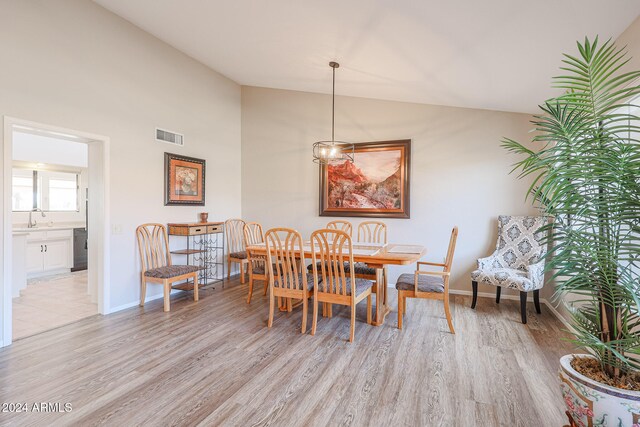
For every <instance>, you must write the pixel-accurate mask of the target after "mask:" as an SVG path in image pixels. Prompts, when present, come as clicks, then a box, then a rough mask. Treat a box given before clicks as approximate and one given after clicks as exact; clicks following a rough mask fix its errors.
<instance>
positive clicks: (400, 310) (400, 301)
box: [398, 291, 404, 329]
mask: <svg viewBox="0 0 640 427" xmlns="http://www.w3.org/2000/svg"><path fill="white" fill-rule="evenodd" d="M403 305H404V297H403V296H402V291H398V329H402V317H403V316H404V309H403V307H402V306H403Z"/></svg>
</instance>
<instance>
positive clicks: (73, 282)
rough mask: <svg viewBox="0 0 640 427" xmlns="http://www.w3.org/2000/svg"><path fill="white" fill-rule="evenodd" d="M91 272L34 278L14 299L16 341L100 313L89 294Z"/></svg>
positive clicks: (14, 334)
mask: <svg viewBox="0 0 640 427" xmlns="http://www.w3.org/2000/svg"><path fill="white" fill-rule="evenodd" d="M88 280H89V279H88V278H87V270H84V271H77V272H73V273H66V274H58V275H55V276H48V277H40V278H36V279H30V280H29V282H28V284H27V287H26V288H25V289H23V290H22V291H20V296H19V297H17V298H14V299H13V314H12V317H13V339H14V340H16V339H20V338H24V337H27V336H30V335H34V334H39V333H41V332H44V331H48V330H49V329H54V328H57V327H59V326H62V325H66V324H69V323H73V322H77V321H78V320H80V319H84V318H85V317H90V316H93V315H96V314H98V304H94V303H92V302H91V298H90V297H89V295H88V294H87V281H88Z"/></svg>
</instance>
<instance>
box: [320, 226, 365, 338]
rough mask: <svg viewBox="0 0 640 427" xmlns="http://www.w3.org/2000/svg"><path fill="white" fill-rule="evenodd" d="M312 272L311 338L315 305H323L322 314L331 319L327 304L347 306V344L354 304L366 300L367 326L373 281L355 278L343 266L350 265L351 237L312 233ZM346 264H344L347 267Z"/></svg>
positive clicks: (332, 231) (333, 232) (326, 231)
mask: <svg viewBox="0 0 640 427" xmlns="http://www.w3.org/2000/svg"><path fill="white" fill-rule="evenodd" d="M311 259H312V264H311V265H312V266H313V267H312V269H313V324H312V326H311V335H315V333H316V326H317V324H318V304H319V303H323V315H325V316H327V317H331V305H333V304H340V305H347V306H350V307H351V332H350V334H349V342H353V339H354V337H355V324H356V304H358V303H359V302H360V301H362V300H363V299H365V298H366V299H367V323H369V324H371V305H372V301H371V288H372V286H373V282H372V281H370V280H366V279H358V278H356V276H355V272H354V271H353V270H350V269H349V268H348V267H347V266H348V265H353V244H352V241H351V236H349V234H348V233H347V232H345V231H341V230H336V229H329V228H326V229H322V230H316V231H314V232H313V233H312V234H311ZM347 263H348V264H347Z"/></svg>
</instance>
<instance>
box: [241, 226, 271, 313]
mask: <svg viewBox="0 0 640 427" xmlns="http://www.w3.org/2000/svg"><path fill="white" fill-rule="evenodd" d="M243 233H244V244H245V250H246V252H247V261H248V268H247V270H249V295H248V296H247V304H250V303H251V296H252V295H253V283H254V281H255V280H262V281H263V282H264V294H265V295H266V294H267V290H268V288H269V280H268V273H269V272H268V269H267V264H266V259H267V258H266V256H264V255H256V254H254V253H252V251H251V250H250V249H249V247H250V246H252V245H256V244H263V243H264V233H263V232H262V225H260V224H259V223H257V222H247V223H246V224H245V225H244V227H243Z"/></svg>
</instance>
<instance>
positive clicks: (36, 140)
mask: <svg viewBox="0 0 640 427" xmlns="http://www.w3.org/2000/svg"><path fill="white" fill-rule="evenodd" d="M4 124H5V126H4V140H3V145H4V150H3V157H4V162H3V164H4V169H5V173H4V175H3V181H4V185H3V201H4V209H3V216H4V221H3V223H4V227H3V235H4V236H3V243H4V244H3V252H4V253H3V256H2V259H3V277H4V280H3V292H2V296H3V298H2V299H3V300H2V306H3V316H2V340H1V345H8V344H9V343H11V341H13V340H15V339H20V338H24V337H27V336H31V335H34V334H38V333H41V332H44V331H46V330H50V329H54V328H57V327H59V326H63V325H65V324H68V323H72V322H75V321H78V320H81V319H83V318H86V317H89V316H93V315H96V314H98V313H101V314H105V313H106V312H107V307H108V306H109V304H108V300H109V292H108V286H106V284H107V283H108V271H109V270H108V268H107V265H108V239H107V235H108V234H107V232H106V231H107V230H108V211H107V209H106V206H107V203H106V202H107V200H108V197H107V195H108V193H107V190H108V176H107V171H108V142H109V141H108V138H106V137H102V136H99V135H93V134H88V133H85V132H79V131H73V130H69V129H62V128H58V127H53V126H49V125H43V124H38V123H33V122H27V121H24V120H18V119H13V118H7V117H5V123H4Z"/></svg>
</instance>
